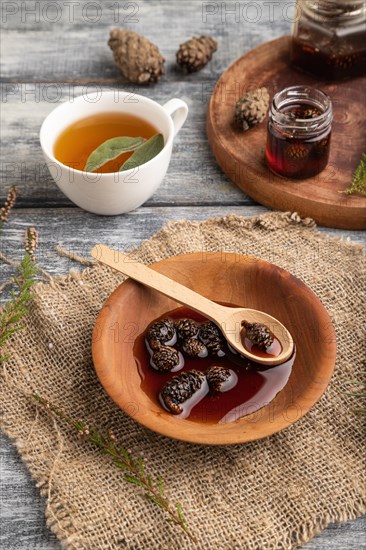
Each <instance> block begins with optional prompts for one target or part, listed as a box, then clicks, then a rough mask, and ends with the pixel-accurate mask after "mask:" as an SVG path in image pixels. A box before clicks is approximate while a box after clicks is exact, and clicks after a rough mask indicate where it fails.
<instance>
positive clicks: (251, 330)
mask: <svg viewBox="0 0 366 550" xmlns="http://www.w3.org/2000/svg"><path fill="white" fill-rule="evenodd" d="M241 325H242V327H244V328H243V330H244V336H245V337H246V338H248V340H250V341H251V342H252V344H253V345H254V346H257V347H258V348H259V349H262V350H264V351H265V350H266V349H267V348H269V347H270V345H271V344H272V342H273V334H272V332H271V331H270V330H269V328H268V327H267V326H266V325H262V323H249V322H248V321H243V322H242V324H241Z"/></svg>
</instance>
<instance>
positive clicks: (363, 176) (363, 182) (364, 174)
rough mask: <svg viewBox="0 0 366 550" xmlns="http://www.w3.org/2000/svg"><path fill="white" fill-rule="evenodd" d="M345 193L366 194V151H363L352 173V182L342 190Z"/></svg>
mask: <svg viewBox="0 0 366 550" xmlns="http://www.w3.org/2000/svg"><path fill="white" fill-rule="evenodd" d="M343 192H344V193H345V194H346V195H351V194H352V193H361V195H366V153H363V155H362V158H361V160H360V163H359V165H358V166H357V168H356V170H355V173H354V174H353V178H352V184H351V185H350V187H348V188H347V189H345V190H344V191H343Z"/></svg>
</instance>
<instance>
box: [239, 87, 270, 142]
mask: <svg viewBox="0 0 366 550" xmlns="http://www.w3.org/2000/svg"><path fill="white" fill-rule="evenodd" d="M268 107H269V94H268V90H267V88H258V89H257V90H253V91H252V92H248V93H246V94H245V95H243V97H241V98H240V99H239V101H238V102H237V103H236V105H235V124H236V125H237V126H238V128H240V129H241V130H244V131H246V130H249V128H251V127H252V126H255V125H256V124H259V123H260V122H262V121H263V120H264V118H265V116H266V114H267V111H268Z"/></svg>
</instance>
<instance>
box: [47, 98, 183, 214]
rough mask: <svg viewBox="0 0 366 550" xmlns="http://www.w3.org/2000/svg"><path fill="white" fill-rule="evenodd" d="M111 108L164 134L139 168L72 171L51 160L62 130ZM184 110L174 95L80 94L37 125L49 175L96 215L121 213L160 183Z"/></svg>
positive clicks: (181, 122) (72, 197) (136, 203)
mask: <svg viewBox="0 0 366 550" xmlns="http://www.w3.org/2000/svg"><path fill="white" fill-rule="evenodd" d="M111 112H116V113H123V112H126V113H130V114H132V115H136V116H138V117H140V118H143V119H145V120H146V121H148V122H150V123H151V124H152V125H153V126H155V127H156V128H157V130H158V131H159V132H160V133H162V134H163V136H164V142H165V145H164V148H163V150H162V151H161V152H160V153H159V154H158V155H156V156H155V157H154V158H153V159H151V160H149V161H148V162H146V163H145V164H142V165H141V166H139V167H138V168H132V169H131V170H125V171H122V172H115V173H109V174H101V173H99V174H98V173H90V172H82V171H81V170H75V169H73V168H70V167H69V166H66V165H65V164H63V163H62V162H60V161H58V160H57V159H56V158H55V156H54V153H53V149H54V145H55V142H56V140H57V138H58V136H59V135H60V133H61V132H62V131H63V130H64V129H65V128H67V127H68V126H70V125H71V124H73V123H75V122H76V121H78V120H81V119H82V118H86V117H88V116H91V115H95V114H99V113H111ZM187 114H188V106H187V104H186V103H185V102H184V101H183V100H181V99H177V98H174V99H171V100H170V101H168V102H167V103H165V105H163V106H161V105H159V103H156V102H155V101H153V100H151V99H148V98H147V97H143V96H141V95H137V94H134V93H128V92H121V91H119V90H116V91H111V92H103V93H102V94H101V95H100V98H99V100H98V101H96V102H93V103H91V102H90V100H89V101H88V98H86V97H84V96H79V97H77V98H76V99H74V100H72V101H67V102H66V103H63V104H62V105H59V106H58V107H56V109H54V110H53V111H51V113H50V114H49V115H48V116H47V117H46V119H45V120H44V122H43V124H42V127H41V131H40V142H41V146H42V150H43V154H44V156H45V159H46V162H47V166H48V168H49V170H50V172H51V175H52V177H53V179H54V180H55V182H56V184H57V185H58V187H59V188H60V189H61V191H62V192H63V193H64V194H65V195H66V196H67V197H68V198H69V199H70V200H71V201H72V202H74V203H75V204H76V205H78V206H80V207H81V208H83V209H84V210H88V211H89V212H93V213H95V214H105V215H115V214H123V213H124V212H129V211H130V210H134V209H135V208H137V207H138V206H140V205H141V204H143V203H144V202H145V201H147V199H148V198H149V197H151V195H152V194H153V193H154V192H155V191H156V189H157V188H158V187H159V185H160V183H161V182H162V180H163V178H164V176H165V174H166V171H167V169H168V166H169V161H170V157H171V154H172V147H173V139H174V136H176V134H177V133H178V132H179V130H180V128H181V127H182V125H183V124H184V122H185V120H186V118H187Z"/></svg>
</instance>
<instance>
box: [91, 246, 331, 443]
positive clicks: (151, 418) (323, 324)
mask: <svg viewBox="0 0 366 550" xmlns="http://www.w3.org/2000/svg"><path fill="white" fill-rule="evenodd" d="M151 267H152V269H154V270H156V271H158V272H160V273H164V274H165V275H167V276H168V277H171V278H172V279H174V280H176V281H179V282H180V283H182V284H184V285H186V286H187V287H190V288H192V289H193V290H195V291H196V292H199V293H200V294H202V295H204V296H207V297H208V298H210V299H212V300H215V301H217V302H224V303H225V302H226V303H233V304H236V305H241V306H244V307H251V308H256V309H260V310H263V311H265V312H267V313H269V314H271V315H273V316H275V317H277V318H278V319H279V320H280V321H281V322H282V323H283V324H284V325H285V326H286V327H287V328H288V329H289V331H290V332H291V334H292V336H293V338H294V341H295V345H296V348H297V355H296V359H295V362H294V365H293V368H292V372H291V375H290V378H289V381H288V382H287V384H286V386H285V387H284V389H283V390H282V391H280V392H279V393H278V394H277V396H276V397H275V399H274V400H273V401H271V403H269V404H268V405H267V406H265V407H263V408H261V409H260V410H259V411H257V412H255V413H254V414H251V415H248V416H244V417H242V418H241V419H240V420H237V421H235V422H231V423H226V424H208V423H197V422H193V421H190V420H188V419H186V420H183V419H181V418H177V417H175V416H174V415H172V414H170V413H168V412H166V411H164V410H163V409H162V407H161V406H160V405H159V404H158V403H157V401H156V402H154V401H153V400H152V399H151V398H150V397H149V396H148V395H147V394H146V393H145V392H144V391H142V389H141V378H140V374H139V372H138V368H137V365H136V361H135V358H134V354H133V347H134V342H135V339H136V337H137V336H138V334H140V333H141V332H143V331H145V329H146V327H147V326H148V325H149V323H151V322H152V321H153V320H154V319H156V318H157V317H159V316H161V315H163V314H164V313H166V312H168V311H171V310H173V309H175V308H177V307H179V305H180V304H177V302H175V301H173V300H171V299H170V298H166V297H165V296H163V295H162V294H159V293H158V292H156V291H154V290H151V289H149V288H147V287H144V286H142V285H140V284H139V283H135V282H134V281H132V280H131V279H128V280H127V281H125V282H124V283H123V284H121V285H120V286H119V287H118V288H117V289H116V290H115V291H114V292H113V294H112V295H111V296H110V297H109V298H108V300H107V301H106V303H105V304H104V305H103V308H102V310H101V312H100V314H99V316H98V318H97V321H96V325H95V328H94V334H93V344H92V351H93V360H94V365H95V369H96V372H97V374H98V377H99V379H100V382H101V384H102V385H103V387H104V389H105V390H106V392H107V393H108V394H109V395H110V397H111V398H112V399H113V400H114V401H115V402H116V403H117V405H118V406H119V407H120V408H121V409H122V410H123V411H125V412H126V413H127V414H128V415H130V416H131V417H132V418H134V419H135V420H136V421H137V422H139V423H140V424H142V425H143V426H146V427H147V428H150V429H151V430H154V431H156V432H158V433H160V434H163V435H166V436H169V437H172V438H176V439H181V440H184V441H189V442H192V443H203V444H215V445H222V444H232V443H245V442H247V441H253V440H255V439H260V438H262V437H266V436H268V435H271V434H273V433H275V432H278V431H280V430H282V429H283V428H286V427H287V426H289V425H290V424H292V423H294V422H295V421H297V420H299V419H300V418H301V417H302V416H304V415H305V414H306V413H307V412H308V411H309V409H310V408H311V407H312V406H313V405H314V403H316V402H317V401H318V399H319V398H320V397H321V395H322V394H323V392H324V390H325V389H326V387H327V385H328V382H329V379H330V377H331V375H332V372H333V369H334V364H335V355H336V343H335V334H334V329H333V326H332V323H331V320H330V318H329V316H328V314H327V312H326V310H325V309H324V307H323V306H322V304H321V303H320V301H319V300H318V298H317V297H316V296H315V294H314V293H313V292H312V291H311V290H310V289H309V288H308V287H307V286H306V285H305V284H304V283H302V282H301V281H300V280H299V279H297V278H296V277H294V276H293V275H291V274H290V273H288V272H287V271H285V270H283V269H281V268H279V267H277V266H275V265H273V264H271V263H269V262H265V261H263V260H259V259H257V258H253V257H248V256H242V255H239V254H229V253H204V254H203V253H200V252H196V253H193V254H185V255H181V256H175V257H172V258H169V259H167V260H163V261H161V262H158V263H156V264H153V265H152V266H151Z"/></svg>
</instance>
